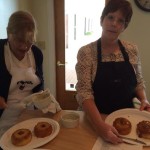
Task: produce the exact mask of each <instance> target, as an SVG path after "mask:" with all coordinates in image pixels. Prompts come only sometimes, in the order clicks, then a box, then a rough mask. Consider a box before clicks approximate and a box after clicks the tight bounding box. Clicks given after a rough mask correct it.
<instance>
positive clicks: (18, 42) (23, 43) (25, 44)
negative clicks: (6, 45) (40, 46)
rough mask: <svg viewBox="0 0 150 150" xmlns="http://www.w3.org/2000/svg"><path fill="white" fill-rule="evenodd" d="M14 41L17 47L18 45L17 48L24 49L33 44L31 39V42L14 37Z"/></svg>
mask: <svg viewBox="0 0 150 150" xmlns="http://www.w3.org/2000/svg"><path fill="white" fill-rule="evenodd" d="M14 43H15V45H16V46H17V47H19V48H20V47H22V48H25V49H27V48H30V47H31V46H32V45H33V44H34V42H33V41H32V42H31V41H23V40H19V39H14Z"/></svg>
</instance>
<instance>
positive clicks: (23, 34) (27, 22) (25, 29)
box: [7, 11, 37, 41]
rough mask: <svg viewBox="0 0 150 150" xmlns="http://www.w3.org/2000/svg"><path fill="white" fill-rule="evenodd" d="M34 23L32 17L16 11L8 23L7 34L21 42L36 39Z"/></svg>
mask: <svg viewBox="0 0 150 150" xmlns="http://www.w3.org/2000/svg"><path fill="white" fill-rule="evenodd" d="M36 32H37V29H36V22H35V19H34V18H33V16H32V15H31V14H30V13H29V12H26V11H16V12H14V13H13V14H12V15H11V16H10V18H9V22H8V26H7V34H8V36H9V34H12V35H14V36H15V37H17V38H19V39H23V40H25V41H26V40H32V41H35V39H36V37H35V36H36Z"/></svg>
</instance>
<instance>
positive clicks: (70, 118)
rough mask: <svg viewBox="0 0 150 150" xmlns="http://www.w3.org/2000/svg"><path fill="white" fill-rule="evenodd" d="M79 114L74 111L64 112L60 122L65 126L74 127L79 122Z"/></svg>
mask: <svg viewBox="0 0 150 150" xmlns="http://www.w3.org/2000/svg"><path fill="white" fill-rule="evenodd" d="M79 119H80V116H79V114H78V113H76V112H66V113H64V114H63V115H62V116H61V123H62V125H63V126H64V127H66V128H75V127H77V126H78V124H79Z"/></svg>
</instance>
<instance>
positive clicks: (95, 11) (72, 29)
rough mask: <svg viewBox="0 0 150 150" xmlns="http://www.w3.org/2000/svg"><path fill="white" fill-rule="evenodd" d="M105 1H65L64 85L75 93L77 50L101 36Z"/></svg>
mask: <svg viewBox="0 0 150 150" xmlns="http://www.w3.org/2000/svg"><path fill="white" fill-rule="evenodd" d="M104 5H105V0H65V62H66V65H65V83H66V85H65V86H66V90H67V91H75V85H76V83H77V77H76V72H75V65H76V62H77V59H76V57H77V52H78V50H79V48H80V47H81V46H83V45H85V44H87V43H90V42H92V41H95V40H97V39H98V38H99V37H100V36H101V26H100V16H101V12H102V10H103V8H104Z"/></svg>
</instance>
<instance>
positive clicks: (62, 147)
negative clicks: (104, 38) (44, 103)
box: [19, 110, 150, 150]
mask: <svg viewBox="0 0 150 150" xmlns="http://www.w3.org/2000/svg"><path fill="white" fill-rule="evenodd" d="M66 111H68V110H62V111H60V112H58V113H57V114H55V115H52V114H43V113H41V112H40V111H38V110H37V111H26V112H24V113H23V114H22V115H21V116H20V118H19V122H20V121H23V120H26V119H30V118H33V117H48V118H52V119H54V120H56V121H58V122H59V123H60V116H61V115H62V114H63V113H64V112H66ZM76 112H77V113H79V115H80V124H79V125H78V126H77V127H76V128H72V129H68V128H64V127H63V126H62V125H61V123H60V132H59V134H58V135H57V136H56V137H55V138H54V139H53V140H52V141H50V142H48V143H47V144H45V145H43V146H41V147H40V148H45V149H51V150H92V147H93V145H94V143H95V141H96V139H97V137H98V136H97V135H96V132H95V131H94V130H93V128H92V126H91V125H90V123H89V122H88V120H87V118H86V116H85V114H84V112H82V111H76ZM105 117H106V116H103V118H104V119H105ZM143 150H150V147H144V148H143Z"/></svg>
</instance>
